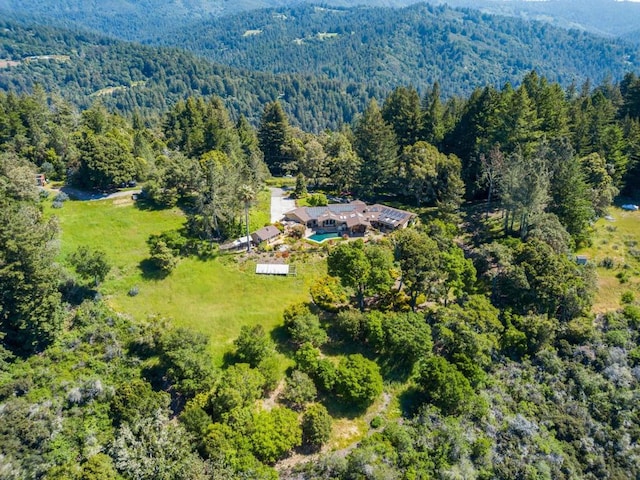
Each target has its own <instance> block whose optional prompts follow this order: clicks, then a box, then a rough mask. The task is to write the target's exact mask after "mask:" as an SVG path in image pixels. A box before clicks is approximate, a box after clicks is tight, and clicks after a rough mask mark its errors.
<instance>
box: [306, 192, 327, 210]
mask: <svg viewBox="0 0 640 480" xmlns="http://www.w3.org/2000/svg"><path fill="white" fill-rule="evenodd" d="M307 202H308V203H309V205H310V206H311V207H323V206H325V205H328V204H329V201H328V200H327V196H326V195H325V194H324V193H314V194H313V195H310V196H309V198H307Z"/></svg>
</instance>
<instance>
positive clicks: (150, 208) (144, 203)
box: [133, 196, 171, 212]
mask: <svg viewBox="0 0 640 480" xmlns="http://www.w3.org/2000/svg"><path fill="white" fill-rule="evenodd" d="M133 204H134V205H135V207H136V208H137V209H138V210H142V211H147V212H157V211H160V210H169V209H171V207H165V206H163V205H158V204H157V203H155V202H151V201H149V200H147V199H145V198H140V196H138V199H137V200H136V201H135V202H133Z"/></svg>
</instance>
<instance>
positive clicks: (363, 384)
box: [334, 353, 382, 406]
mask: <svg viewBox="0 0 640 480" xmlns="http://www.w3.org/2000/svg"><path fill="white" fill-rule="evenodd" d="M334 391H335V393H336V394H337V395H338V396H340V397H342V398H343V399H344V400H345V401H347V402H351V403H353V404H355V405H360V406H366V405H369V404H371V403H372V402H373V401H374V400H375V399H376V397H378V395H380V394H381V393H382V376H380V368H379V367H378V365H377V364H376V363H375V362H372V361H371V360H368V359H366V358H365V357H363V356H362V355H360V354H359V353H358V354H355V355H349V356H348V357H346V358H344V359H343V360H342V361H341V362H340V364H339V365H338V368H337V369H336V372H335V385H334Z"/></svg>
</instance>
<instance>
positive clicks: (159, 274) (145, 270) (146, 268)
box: [138, 258, 169, 281]
mask: <svg viewBox="0 0 640 480" xmlns="http://www.w3.org/2000/svg"><path fill="white" fill-rule="evenodd" d="M138 268H140V270H142V277H143V278H145V279H147V280H156V281H158V280H163V279H165V278H166V277H167V275H169V274H168V273H166V272H163V271H162V270H160V269H159V268H158V267H156V265H155V264H154V263H153V261H152V260H151V259H150V258H145V259H144V260H142V261H141V262H140V264H139V265H138Z"/></svg>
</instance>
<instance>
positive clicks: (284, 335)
mask: <svg viewBox="0 0 640 480" xmlns="http://www.w3.org/2000/svg"><path fill="white" fill-rule="evenodd" d="M269 336H270V337H271V340H273V342H274V343H275V344H276V350H277V351H278V352H280V353H282V354H283V355H285V356H287V357H289V358H293V357H294V355H295V353H296V351H297V347H296V346H295V345H294V344H293V343H291V341H290V337H289V332H287V327H285V326H284V325H279V326H277V327H275V328H274V329H273V330H271V332H269Z"/></svg>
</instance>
